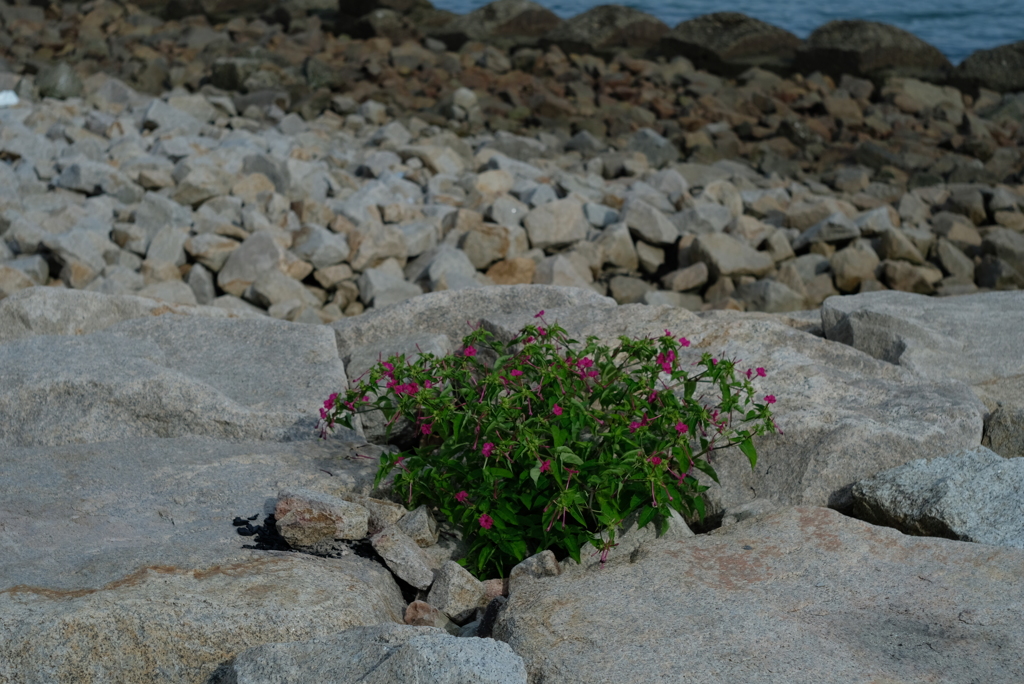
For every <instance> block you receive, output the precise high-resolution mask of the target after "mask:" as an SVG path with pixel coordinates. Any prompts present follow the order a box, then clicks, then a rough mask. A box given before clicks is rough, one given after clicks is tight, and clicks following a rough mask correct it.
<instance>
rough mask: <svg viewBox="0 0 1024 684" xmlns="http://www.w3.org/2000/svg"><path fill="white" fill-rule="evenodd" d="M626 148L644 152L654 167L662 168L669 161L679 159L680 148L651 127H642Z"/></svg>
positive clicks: (631, 150)
mask: <svg viewBox="0 0 1024 684" xmlns="http://www.w3.org/2000/svg"><path fill="white" fill-rule="evenodd" d="M626 150H628V151H630V152H643V154H644V156H646V157H647V161H648V162H649V163H650V165H651V168H652V169H660V168H661V167H663V166H665V164H668V163H669V162H674V161H676V160H677V159H679V150H678V149H676V146H675V145H673V144H672V142H671V141H670V140H669V139H668V138H666V137H665V136H663V135H660V134H659V133H657V132H656V131H654V130H652V129H650V128H641V129H640V130H638V131H637V132H636V133H634V134H633V135H632V137H631V138H630V139H629V143H627V144H626Z"/></svg>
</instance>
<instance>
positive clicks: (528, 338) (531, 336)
mask: <svg viewBox="0 0 1024 684" xmlns="http://www.w3.org/2000/svg"><path fill="white" fill-rule="evenodd" d="M534 339H535V338H534V336H533V335H530V336H529V337H527V338H526V343H527V344H529V343H530V342H533V340H534Z"/></svg>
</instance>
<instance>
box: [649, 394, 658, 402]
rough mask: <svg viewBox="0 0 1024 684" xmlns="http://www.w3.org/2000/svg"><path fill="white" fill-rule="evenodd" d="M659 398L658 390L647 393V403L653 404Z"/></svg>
mask: <svg viewBox="0 0 1024 684" xmlns="http://www.w3.org/2000/svg"><path fill="white" fill-rule="evenodd" d="M657 398H658V393H657V392H651V393H650V394H649V395H647V403H648V404H653V403H654V400H655V399H657Z"/></svg>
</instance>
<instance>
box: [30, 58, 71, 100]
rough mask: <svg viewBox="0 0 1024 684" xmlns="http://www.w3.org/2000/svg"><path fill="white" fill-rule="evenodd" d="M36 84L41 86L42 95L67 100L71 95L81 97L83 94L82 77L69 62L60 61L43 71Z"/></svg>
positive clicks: (40, 93)
mask: <svg viewBox="0 0 1024 684" xmlns="http://www.w3.org/2000/svg"><path fill="white" fill-rule="evenodd" d="M36 85H37V86H38V87H39V95H40V96H41V97H52V98H55V99H57V100H66V99H68V98H69V97H81V95H82V79H80V78H79V77H78V74H76V73H75V72H74V70H73V69H72V68H71V67H70V66H68V64H67V62H58V63H57V64H55V65H54V66H52V67H50V68H48V69H44V70H43V71H41V72H40V73H39V76H38V78H36Z"/></svg>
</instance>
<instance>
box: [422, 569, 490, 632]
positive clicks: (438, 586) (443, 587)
mask: <svg viewBox="0 0 1024 684" xmlns="http://www.w3.org/2000/svg"><path fill="white" fill-rule="evenodd" d="M484 593H485V592H484V585H483V583H482V582H481V581H480V580H478V579H477V578H475V577H473V575H471V574H470V573H469V571H468V570H466V569H465V568H464V567H462V566H461V565H459V564H458V563H456V562H454V561H448V562H447V563H445V564H444V565H442V566H441V568H440V570H438V571H437V576H436V577H435V578H434V584H433V585H431V587H430V593H429V594H428V595H427V602H428V603H430V604H431V605H432V606H436V607H437V608H438V609H439V610H441V612H443V613H444V614H445V615H447V616H448V617H450V618H451V619H452V620H454V621H455V622H465V621H466V620H468V619H470V618H471V617H473V615H474V614H475V613H476V609H477V608H478V607H479V605H480V602H481V600H482V599H483V598H484Z"/></svg>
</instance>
